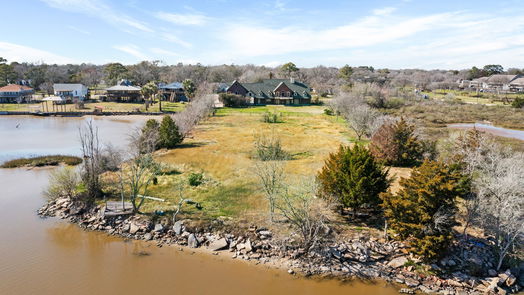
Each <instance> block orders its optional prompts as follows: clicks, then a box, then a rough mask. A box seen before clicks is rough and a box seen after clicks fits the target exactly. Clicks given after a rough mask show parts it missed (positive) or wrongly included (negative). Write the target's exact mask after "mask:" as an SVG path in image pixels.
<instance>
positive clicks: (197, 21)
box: [155, 11, 208, 26]
mask: <svg viewBox="0 0 524 295" xmlns="http://www.w3.org/2000/svg"><path fill="white" fill-rule="evenodd" d="M155 16H156V17H157V18H158V19H161V20H164V21H167V22H170V23H173V24H176V25H184V26H201V25H204V24H206V23H207V21H208V17H207V16H205V15H201V14H176V13H167V12H162V11H159V12H157V13H156V14H155Z"/></svg>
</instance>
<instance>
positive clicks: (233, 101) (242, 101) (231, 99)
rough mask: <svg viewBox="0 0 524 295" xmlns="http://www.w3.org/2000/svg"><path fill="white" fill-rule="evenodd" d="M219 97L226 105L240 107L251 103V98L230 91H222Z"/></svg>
mask: <svg viewBox="0 0 524 295" xmlns="http://www.w3.org/2000/svg"><path fill="white" fill-rule="evenodd" d="M218 99H219V100H220V101H221V102H222V103H223V104H224V106H225V107H230V108H239V107H246V106H249V105H250V99H249V98H248V97H243V96H240V95H235V94H230V93H220V95H219V96H218Z"/></svg>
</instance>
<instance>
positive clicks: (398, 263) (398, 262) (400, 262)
mask: <svg viewBox="0 0 524 295" xmlns="http://www.w3.org/2000/svg"><path fill="white" fill-rule="evenodd" d="M406 262H408V258H407V257H406V256H400V257H397V258H394V259H393V260H391V261H390V262H388V266H391V267H393V268H399V267H402V266H404V264H406Z"/></svg>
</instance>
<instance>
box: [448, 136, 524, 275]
mask: <svg viewBox="0 0 524 295" xmlns="http://www.w3.org/2000/svg"><path fill="white" fill-rule="evenodd" d="M453 149H454V151H455V156H456V158H455V160H461V161H462V162H463V163H464V164H465V165H464V171H465V173H466V174H468V175H470V176H471V178H472V186H473V189H472V194H470V197H469V198H468V199H467V200H466V208H467V215H466V227H467V226H469V224H470V223H475V224H476V225H478V226H480V227H481V228H482V229H483V230H484V232H485V234H487V235H492V236H493V237H494V241H495V250H496V253H497V256H498V261H497V270H498V269H500V267H501V266H502V263H503V261H504V258H505V257H506V256H507V254H508V253H509V252H510V251H511V249H512V247H513V246H514V245H521V243H518V242H517V241H518V240H519V239H522V238H523V234H524V185H523V184H522V179H524V169H523V168H522V167H524V154H522V153H515V152H513V151H512V150H510V149H509V148H505V147H503V146H500V145H499V144H497V143H495V142H494V141H493V140H492V139H490V138H488V137H487V136H485V135H484V134H482V133H480V132H478V131H476V130H474V131H470V132H468V133H466V134H465V135H461V136H459V137H458V138H457V139H456V143H455V145H453ZM465 230H466V229H464V231H465Z"/></svg>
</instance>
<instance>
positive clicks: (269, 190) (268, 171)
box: [255, 159, 284, 222]
mask: <svg viewBox="0 0 524 295" xmlns="http://www.w3.org/2000/svg"><path fill="white" fill-rule="evenodd" d="M255 174H256V175H257V176H258V179H259V181H260V186H261V188H262V191H263V192H264V195H265V197H266V199H267V201H268V204H269V220H270V221H271V222H273V221H274V215H275V205H276V200H277V197H278V195H279V194H280V193H281V192H282V190H283V181H284V162H283V161H280V160H275V159H273V160H270V161H257V162H256V163H255Z"/></svg>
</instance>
